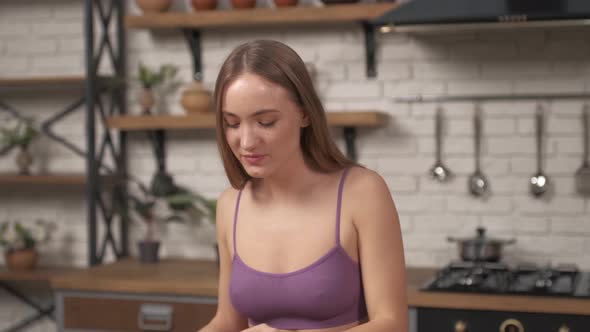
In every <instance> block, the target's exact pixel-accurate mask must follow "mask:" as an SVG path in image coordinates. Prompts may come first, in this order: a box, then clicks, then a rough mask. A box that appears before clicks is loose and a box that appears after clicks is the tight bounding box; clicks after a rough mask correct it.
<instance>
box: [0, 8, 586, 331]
mask: <svg viewBox="0 0 590 332" xmlns="http://www.w3.org/2000/svg"><path fill="white" fill-rule="evenodd" d="M178 7H179V8H180V7H183V4H182V3H181V4H179V6H178ZM135 11H136V9H135V7H134V5H133V4H131V5H130V12H135ZM81 29H82V5H81V4H80V2H79V1H73V0H57V1H51V2H50V3H47V2H40V1H19V2H14V1H10V2H9V1H3V2H0V75H1V76H26V75H33V76H35V75H41V74H48V75H49V74H58V73H83V70H84V69H83V68H84V67H83V37H82V32H81V31H82V30H81ZM587 36H588V31H587V30H586V29H583V28H580V29H560V30H552V31H549V30H546V31H544V30H531V31H511V30H508V31H505V32H498V31H496V32H481V33H455V34H441V35H407V34H388V35H380V36H378V45H380V48H379V50H378V52H377V67H378V68H377V70H378V78H376V79H368V78H366V75H365V71H364V68H365V62H364V61H365V59H364V47H363V34H362V30H361V29H360V27H359V26H357V25H354V24H342V25H336V26H318V27H303V28H293V27H279V28H272V29H267V28H241V29H218V30H211V31H205V32H203V34H202V38H203V41H202V42H203V44H202V45H203V47H202V48H203V64H204V71H205V83H206V85H207V86H208V87H209V88H212V86H213V83H214V80H215V76H216V73H217V71H218V69H219V66H220V65H221V62H222V61H223V59H224V58H225V56H226V55H227V54H228V53H229V52H230V50H231V49H232V48H234V47H235V46H237V45H238V44H240V43H242V42H244V41H247V40H251V39H255V38H273V39H278V40H281V41H283V42H286V43H287V44H289V45H290V46H292V47H293V48H294V49H295V50H296V51H298V52H299V54H300V55H301V56H302V58H303V59H304V60H305V61H309V62H313V63H314V64H315V66H316V68H317V70H318V71H319V77H318V83H317V86H318V89H319V92H320V94H321V97H322V99H323V101H324V103H325V104H326V106H327V109H328V110H356V109H374V110H378V111H383V112H387V113H388V114H390V116H391V121H390V123H389V125H388V126H387V127H386V128H383V129H378V130H361V131H360V132H359V135H358V145H357V147H358V153H359V161H360V162H361V163H363V164H365V165H367V166H368V167H370V168H373V169H375V170H377V171H378V172H379V173H380V174H382V175H383V176H384V177H385V179H386V180H387V182H388V184H389V186H390V189H391V192H392V194H393V197H394V200H395V202H396V204H397V207H398V210H399V212H400V218H401V223H402V228H403V235H404V242H405V248H406V252H405V254H406V260H407V263H408V265H412V266H441V265H443V264H446V263H447V262H448V261H449V260H451V259H454V258H456V257H457V256H456V251H455V248H454V246H453V245H451V244H448V243H447V242H446V240H445V238H446V236H447V235H451V234H452V235H472V234H473V233H474V230H475V227H477V226H478V225H484V226H486V227H488V229H489V233H490V235H493V236H497V237H509V236H514V237H516V238H517V240H518V242H517V243H516V244H515V245H514V246H511V247H507V248H506V252H505V257H506V260H507V261H508V262H512V263H517V262H520V261H532V262H536V263H540V264H546V263H549V262H551V263H558V262H561V263H564V262H569V263H576V264H578V265H580V266H581V267H582V268H585V269H590V259H589V258H588V257H590V256H588V255H584V253H587V252H589V251H590V218H589V217H588V216H589V212H590V202H589V200H588V199H583V198H581V197H579V196H578V195H576V194H575V190H574V179H573V173H574V172H575V171H576V169H577V168H578V167H579V165H580V164H581V153H582V140H581V131H582V127H581V124H580V121H579V114H580V111H581V108H582V103H581V101H568V102H563V101H560V102H554V103H552V104H550V105H549V106H550V107H549V112H548V117H547V137H548V139H547V144H546V152H547V154H546V158H547V160H546V171H547V173H548V174H549V176H550V178H551V180H552V181H553V183H554V185H555V192H554V193H553V195H552V196H551V197H550V198H549V199H546V200H545V199H543V200H539V199H534V198H532V197H531V196H530V195H529V194H528V191H527V181H528V177H529V176H530V175H531V174H532V173H533V172H534V171H535V169H536V168H535V165H534V162H535V154H534V147H535V145H534V137H533V129H534V122H533V115H534V109H535V101H526V102H494V103H485V104H483V105H482V107H483V110H484V135H485V137H484V141H483V161H482V166H483V171H484V172H485V173H486V174H487V175H488V177H489V179H490V181H491V187H492V191H493V194H492V196H491V198H490V199H489V200H487V201H481V200H478V199H474V198H472V197H470V196H469V195H468V193H467V189H466V179H467V176H468V175H469V173H470V172H472V169H473V160H472V150H473V143H472V138H471V135H472V122H471V115H472V111H473V108H474V105H473V104H470V103H445V104H444V105H443V106H444V108H445V110H446V120H447V125H446V130H445V147H444V148H445V160H446V161H447V163H448V165H449V167H450V168H451V169H452V170H453V171H454V172H455V173H456V174H457V177H456V178H455V179H454V181H452V182H451V183H448V184H444V185H442V184H439V183H435V182H433V181H432V180H430V179H429V177H428V176H427V170H428V169H429V168H430V166H431V165H432V163H433V161H434V160H433V149H434V141H433V114H434V109H435V105H434V104H415V105H408V104H399V103H394V102H393V101H392V97H396V96H406V95H409V94H413V93H431V94H464V93H473V94H477V93H512V92H515V93H519V92H522V93H543V92H563V93H570V92H572V93H573V92H585V91H586V92H587V91H588V90H589V88H590V87H589V85H588V83H589V80H588V74H589V73H590V60H589V59H590V40H589V39H588V38H587ZM139 60H141V61H143V62H145V63H147V64H149V65H158V64H162V63H174V64H176V65H178V66H180V68H181V75H180V76H181V77H182V78H183V79H184V80H185V81H188V80H189V78H190V75H191V65H192V64H191V59H190V55H189V53H188V51H187V46H186V44H185V43H184V39H183V37H182V35H181V33H180V32H177V31H167V32H151V31H145V30H129V31H128V69H129V71H130V74H133V73H134V72H135V69H136V68H137V63H138V61H139ZM136 91H137V89H136V87H133V88H132V89H131V90H130V93H129V104H130V111H131V112H137V111H138V110H137V108H136V106H135V105H136V102H135V98H136ZM179 94H180V91H178V92H177V93H176V94H174V95H172V96H170V97H168V101H169V102H170V103H169V104H168V105H169V106H168V107H169V109H168V110H167V111H168V112H170V113H182V112H183V110H182V109H181V107H180V105H179V104H178V103H177V101H178V98H179ZM31 95H32V96H35V98H31V97H30V96H31ZM75 95H76V94H74V93H71V92H68V91H65V92H61V93H58V92H51V93H49V94H45V93H43V92H38V91H33V92H31V94H28V93H22V92H19V93H15V94H11V95H8V96H6V95H2V100H4V101H6V102H9V103H10V104H12V105H14V106H18V107H19V108H21V109H23V110H25V111H26V112H28V113H27V114H36V115H38V117H40V118H44V117H47V116H48V115H49V114H51V112H53V111H55V110H58V109H60V108H61V107H63V106H65V105H66V104H67V103H68V102H70V101H71V100H72V98H73V97H74V96H75ZM60 126H61V128H62V130H63V131H64V132H65V133H67V135H68V136H69V137H71V138H72V139H73V140H76V141H79V142H83V140H84V132H83V117H82V115H81V114H77V115H76V116H73V117H72V119H71V120H70V121H69V122H68V123H65V124H61V125H60ZM169 137H170V140H169V143H168V155H169V159H168V168H169V170H170V171H171V172H172V173H173V174H174V175H175V178H176V179H177V181H178V182H180V183H183V184H186V185H188V186H190V187H191V188H193V189H195V190H198V191H200V192H202V193H204V194H206V195H208V196H211V197H215V196H216V195H218V194H219V193H220V192H221V191H222V190H223V189H224V188H225V187H226V186H227V180H226V179H225V176H224V172H223V170H222V168H221V165H220V163H219V160H218V157H217V154H216V153H217V151H216V147H215V141H214V135H213V132H212V131H203V132H190V133H170V135H169ZM335 137H336V138H337V139H338V143H339V145H340V146H341V147H343V146H344V144H343V141H342V137H341V136H340V134H339V133H336V136H335ZM35 151H37V152H38V155H37V156H38V159H37V161H38V163H37V164H36V165H35V166H34V169H35V170H40V169H47V170H51V171H63V172H66V171H82V170H83V169H84V162H83V160H81V159H79V158H77V157H76V156H74V155H72V154H71V153H70V152H68V151H67V150H64V149H63V148H61V147H59V146H56V145H55V144H54V143H50V142H37V143H36V146H35ZM129 166H130V169H131V171H133V172H134V173H136V174H137V175H138V176H140V177H142V178H145V179H148V178H149V177H150V176H151V174H152V172H153V170H154V169H155V166H154V162H153V160H152V157H151V151H150V149H149V146H148V145H147V144H146V141H145V139H144V137H143V136H142V135H141V134H131V135H130V147H129ZM14 169H15V168H14V164H13V156H12V155H10V156H6V157H4V158H1V159H0V171H2V172H9V171H14ZM82 196H83V190H81V189H80V190H75V189H70V190H67V192H66V193H62V189H61V188H49V189H48V190H47V191H41V190H39V189H19V190H18V192H16V193H15V192H13V191H12V190H11V191H10V192H7V191H6V190H5V189H0V197H1V199H0V219H4V218H5V217H9V218H17V217H18V218H22V219H23V220H25V221H26V220H32V218H34V217H36V216H48V217H52V218H55V219H56V220H58V221H59V231H58V233H57V234H56V236H55V241H54V242H52V243H51V244H50V245H48V246H46V247H45V249H44V251H43V257H42V261H41V262H42V264H45V265H49V264H64V265H79V266H80V265H85V264H86V255H87V251H86V241H87V239H86V229H85V219H84V218H85V212H84V211H85V210H84V200H83V199H82ZM134 229H135V228H134ZM139 234H141V233H138V232H137V231H134V237H133V238H136V237H137V236H138V235H139ZM211 236H212V229H211V227H208V228H207V229H204V230H198V229H194V228H192V229H191V230H190V231H189V232H187V226H182V225H180V226H174V227H172V229H169V231H168V233H165V234H164V235H163V237H164V244H163V246H164V250H165V255H174V256H179V255H180V256H185V257H204V258H211V259H212V258H213V257H214V256H213V251H212V249H211V246H210V241H211ZM132 250H133V251H134V248H132ZM4 298H5V297H4V296H2V300H1V301H2V302H0V308H4V307H7V306H9V307H10V308H14V307H12V305H13V302H12V301H10V300H7V301H9V302H3V301H5V300H4ZM14 305H16V304H14ZM23 310H24V309H23ZM5 312H6V311H5V310H0V321H4V319H3V318H2V315H4V313H5ZM7 315H8V314H7ZM6 317H8V316H6ZM10 317H14V315H10ZM40 329H41V328H40Z"/></svg>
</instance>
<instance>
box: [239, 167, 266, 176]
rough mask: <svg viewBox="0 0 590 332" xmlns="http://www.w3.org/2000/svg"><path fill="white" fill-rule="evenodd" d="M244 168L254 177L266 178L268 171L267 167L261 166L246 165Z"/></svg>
mask: <svg viewBox="0 0 590 332" xmlns="http://www.w3.org/2000/svg"><path fill="white" fill-rule="evenodd" d="M244 170H245V171H246V173H248V175H250V176H251V177H253V178H264V177H266V176H267V173H268V170H267V168H266V167H261V166H251V165H245V166H244Z"/></svg>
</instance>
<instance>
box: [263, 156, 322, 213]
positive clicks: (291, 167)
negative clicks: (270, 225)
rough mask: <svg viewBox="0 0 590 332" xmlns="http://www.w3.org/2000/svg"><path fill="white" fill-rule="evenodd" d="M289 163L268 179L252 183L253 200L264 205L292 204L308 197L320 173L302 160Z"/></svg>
mask: <svg viewBox="0 0 590 332" xmlns="http://www.w3.org/2000/svg"><path fill="white" fill-rule="evenodd" d="M297 159H298V160H294V161H293V162H289V163H288V164H287V165H285V166H284V167H282V168H280V169H277V171H276V172H275V173H274V174H272V175H271V176H269V177H266V178H262V179H254V180H253V181H252V194H253V197H254V199H256V200H257V201H259V202H264V203H273V204H274V203H280V202H293V201H294V200H299V199H301V198H302V197H309V196H310V194H311V191H312V190H313V187H314V186H315V185H317V181H318V180H320V177H321V175H322V174H321V173H319V172H317V171H314V170H313V169H311V168H310V167H309V166H308V165H306V164H305V162H304V160H303V158H301V159H299V158H297Z"/></svg>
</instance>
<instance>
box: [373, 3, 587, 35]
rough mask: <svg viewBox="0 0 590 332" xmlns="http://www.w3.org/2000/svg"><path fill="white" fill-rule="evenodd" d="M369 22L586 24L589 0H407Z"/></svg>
mask: <svg viewBox="0 0 590 332" xmlns="http://www.w3.org/2000/svg"><path fill="white" fill-rule="evenodd" d="M398 1H399V0H398ZM373 23H374V24H376V25H378V26H384V27H385V28H387V27H389V28H393V29H394V30H409V31H411V30H416V31H419V30H431V29H436V30H438V29H443V30H444V29H452V30H455V29H469V28H478V27H488V28H503V27H504V28H505V27H514V26H525V27H526V26H531V27H534V26H536V27H551V26H579V25H590V0H410V1H405V2H404V3H401V4H400V5H399V6H396V7H395V8H394V9H392V10H391V11H389V12H387V13H385V14H384V15H382V16H381V17H379V18H377V19H375V20H374V21H373Z"/></svg>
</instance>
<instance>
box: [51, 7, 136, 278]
mask: <svg viewBox="0 0 590 332" xmlns="http://www.w3.org/2000/svg"><path fill="white" fill-rule="evenodd" d="M95 14H97V16H95ZM84 16H85V17H84V22H85V25H84V34H85V59H86V96H85V98H84V100H85V102H86V149H87V151H86V153H85V155H86V171H87V185H86V200H87V219H88V260H89V265H91V266H92V265H96V264H100V263H102V262H103V260H104V258H105V256H106V253H107V249H109V248H110V249H111V251H112V252H113V254H114V256H115V257H116V258H117V259H118V258H121V257H125V256H127V255H128V243H127V242H128V225H127V223H128V220H129V218H128V215H127V213H126V212H125V211H127V208H126V207H127V204H126V200H125V199H124V197H125V195H124V192H125V188H123V187H124V186H112V190H111V192H110V194H111V196H110V202H109V203H110V204H107V203H106V202H107V199H109V198H108V197H103V195H106V191H104V190H102V189H103V188H102V187H103V183H101V181H100V175H101V174H100V172H99V171H100V170H103V171H106V172H107V173H110V174H111V175H117V176H119V175H122V174H126V134H125V133H123V132H119V133H118V137H117V138H118V139H114V137H113V135H112V134H111V131H110V129H109V128H108V126H107V124H106V118H107V116H112V115H115V114H125V113H126V104H125V103H126V98H125V94H126V88H125V86H120V87H117V88H116V89H115V88H109V89H104V88H102V86H101V84H99V83H100V79H99V72H98V71H99V68H102V67H103V66H101V65H100V64H101V61H102V60H103V58H107V60H110V61H109V64H110V65H111V66H110V69H112V72H113V73H114V74H113V76H114V77H115V80H116V81H124V79H125V33H124V24H123V21H124V17H125V3H124V1H117V0H106V1H105V0H86V1H85V5H84ZM95 24H97V25H99V26H100V28H99V29H95ZM95 32H98V33H99V35H98V36H95ZM95 37H97V38H98V40H99V44H98V47H95ZM115 38H116V39H115ZM104 99H108V101H109V104H108V109H107V107H106V106H105V103H104V101H103V100H104ZM67 113H68V112H64V113H62V114H60V115H58V116H57V117H54V118H53V119H51V121H50V122H48V123H46V128H45V129H46V131H47V133H51V132H50V130H49V129H50V128H49V126H50V125H51V124H52V122H53V121H54V120H58V119H59V118H60V117H61V116H65V114H67ZM97 118H98V119H97ZM97 120H98V121H97ZM97 122H98V123H97ZM97 125H98V126H101V127H102V128H103V131H102V136H101V137H100V138H99V141H98V142H97V137H96V126H97ZM53 138H54V139H56V137H53ZM97 143H99V145H97ZM66 146H68V147H69V148H70V149H71V150H74V151H75V152H78V153H83V151H82V150H81V149H76V148H75V147H74V146H72V145H68V144H66ZM107 156H110V157H111V159H110V160H112V161H113V162H114V165H113V167H109V166H107V165H106V161H107ZM115 207H121V209H120V211H115ZM98 212H100V216H101V218H100V219H101V220H102V221H103V224H104V227H105V229H104V231H103V232H101V233H102V239H101V241H100V242H99V238H98V237H99V235H98V233H99V232H98V226H99V225H98V224H99V218H98V217H99V214H98ZM116 221H118V222H119V229H120V234H118V235H119V236H118V238H117V239H115V236H114V233H113V225H114V223H115V222H116ZM117 240H118V241H117Z"/></svg>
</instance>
